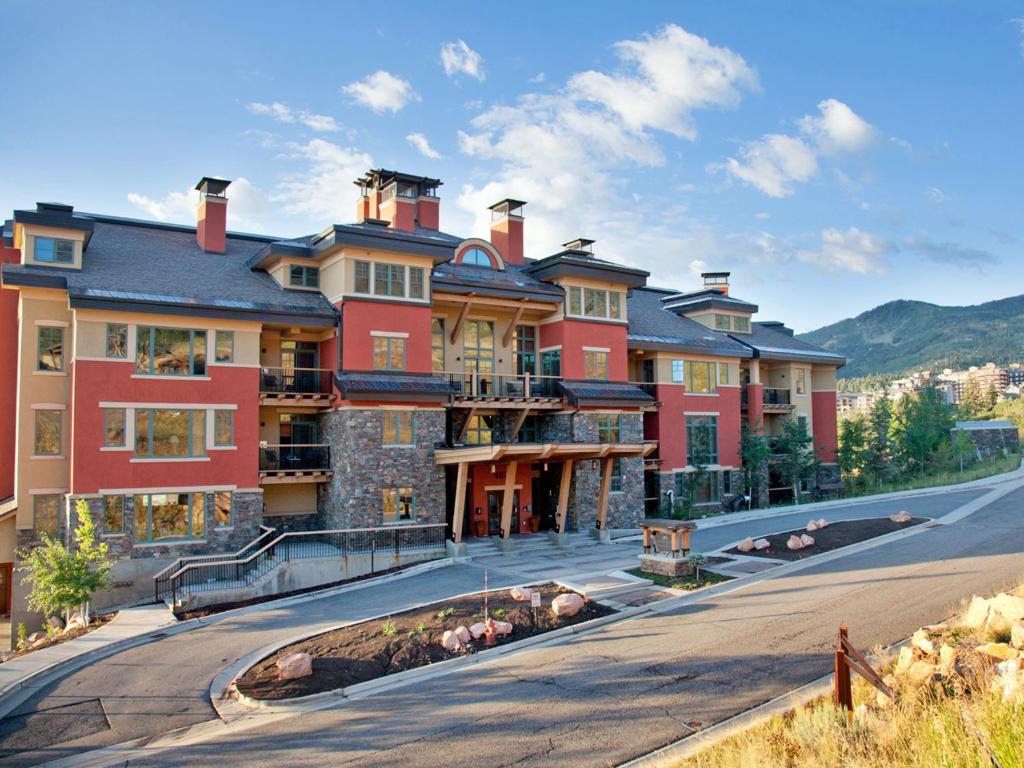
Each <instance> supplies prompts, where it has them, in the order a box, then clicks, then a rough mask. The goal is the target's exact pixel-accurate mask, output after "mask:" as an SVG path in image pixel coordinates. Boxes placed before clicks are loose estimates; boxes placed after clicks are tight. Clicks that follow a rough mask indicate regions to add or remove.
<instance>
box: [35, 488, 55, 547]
mask: <svg viewBox="0 0 1024 768" xmlns="http://www.w3.org/2000/svg"><path fill="white" fill-rule="evenodd" d="M59 514H60V494H59V493H43V494H39V495H37V496H33V497H32V532H33V533H34V534H35V535H36V536H41V535H42V534H44V533H45V534H46V535H47V536H51V537H54V538H55V537H56V536H57V518H58V515H59Z"/></svg>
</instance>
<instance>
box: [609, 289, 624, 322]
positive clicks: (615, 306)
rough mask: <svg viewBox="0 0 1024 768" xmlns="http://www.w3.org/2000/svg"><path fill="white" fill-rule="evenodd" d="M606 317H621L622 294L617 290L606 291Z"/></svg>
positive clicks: (615, 318) (616, 318) (619, 318)
mask: <svg viewBox="0 0 1024 768" xmlns="http://www.w3.org/2000/svg"><path fill="white" fill-rule="evenodd" d="M608 317H610V318H611V319H612V320H621V319H622V294H621V293H619V292H618V291H609V292H608Z"/></svg>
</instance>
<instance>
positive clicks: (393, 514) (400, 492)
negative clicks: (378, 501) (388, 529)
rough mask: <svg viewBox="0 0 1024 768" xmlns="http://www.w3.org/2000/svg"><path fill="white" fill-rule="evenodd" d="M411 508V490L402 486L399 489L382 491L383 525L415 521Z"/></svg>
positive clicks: (412, 505) (412, 506)
mask: <svg viewBox="0 0 1024 768" xmlns="http://www.w3.org/2000/svg"><path fill="white" fill-rule="evenodd" d="M413 508H414V504H413V493H412V488H410V487H408V486H403V487H401V488H385V489H384V522H385V523H398V522H402V521H405V520H413V519H415V515H414V512H413Z"/></svg>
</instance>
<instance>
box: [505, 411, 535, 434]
mask: <svg viewBox="0 0 1024 768" xmlns="http://www.w3.org/2000/svg"><path fill="white" fill-rule="evenodd" d="M529 415H530V409H529V408H524V409H523V410H522V411H520V413H519V415H518V416H516V422H515V424H513V425H512V434H511V435H509V438H508V441H509V442H510V443H514V442H515V441H516V439H517V438H518V437H519V430H520V429H522V428H523V422H525V421H526V417H527V416H529Z"/></svg>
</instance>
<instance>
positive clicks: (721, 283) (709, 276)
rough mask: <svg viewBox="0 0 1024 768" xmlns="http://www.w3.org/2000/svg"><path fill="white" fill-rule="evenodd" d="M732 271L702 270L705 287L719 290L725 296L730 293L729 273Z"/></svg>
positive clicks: (701, 274)
mask: <svg viewBox="0 0 1024 768" xmlns="http://www.w3.org/2000/svg"><path fill="white" fill-rule="evenodd" d="M730 274H732V273H731V272H701V273H700V276H701V277H703V278H704V289H705V290H707V289H711V290H713V291H718V292H719V293H720V294H722V295H723V296H728V295H729V275H730Z"/></svg>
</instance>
